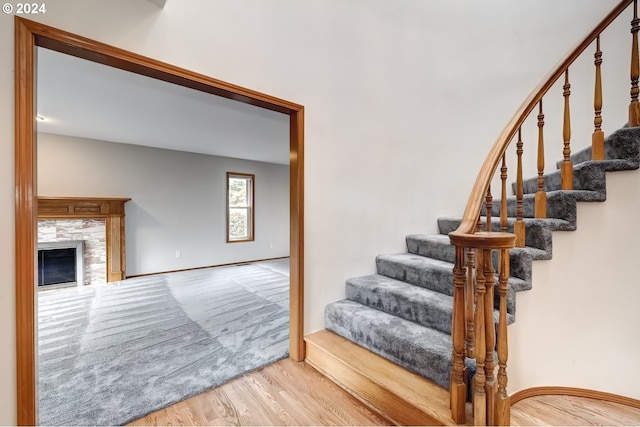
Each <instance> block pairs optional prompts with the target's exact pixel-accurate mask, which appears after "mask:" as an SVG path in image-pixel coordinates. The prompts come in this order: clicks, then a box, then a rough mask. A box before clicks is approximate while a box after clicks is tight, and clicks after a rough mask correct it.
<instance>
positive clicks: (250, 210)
mask: <svg viewBox="0 0 640 427" xmlns="http://www.w3.org/2000/svg"><path fill="white" fill-rule="evenodd" d="M234 178H235V179H244V180H245V181H247V182H248V183H249V191H248V194H247V196H248V198H249V200H248V203H247V204H248V206H246V207H243V208H244V209H246V210H247V215H248V217H249V218H248V220H247V225H248V227H249V235H248V236H247V237H242V238H239V239H235V238H232V237H231V232H230V231H231V230H230V229H229V226H230V223H231V209H232V208H235V209H237V208H238V206H229V188H230V183H231V179H234ZM255 188H256V176H255V174H251V173H242V172H227V191H226V198H227V201H226V205H227V221H226V228H227V231H226V234H227V243H240V242H253V241H255V234H256V230H255V217H256V215H255V200H256V198H255Z"/></svg>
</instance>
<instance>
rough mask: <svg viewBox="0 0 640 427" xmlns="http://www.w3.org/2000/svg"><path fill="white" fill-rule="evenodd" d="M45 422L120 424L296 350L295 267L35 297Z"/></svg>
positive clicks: (209, 272)
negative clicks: (292, 319) (292, 345)
mask: <svg viewBox="0 0 640 427" xmlns="http://www.w3.org/2000/svg"><path fill="white" fill-rule="evenodd" d="M38 325H39V326H38V327H39V338H38V349H39V360H38V363H39V423H40V424H42V425H122V424H125V423H127V422H129V421H132V420H134V419H137V418H140V417H142V416H144V415H146V414H148V413H150V412H153V411H155V410H158V409H160V408H163V407H165V406H168V405H171V404H173V403H176V402H178V401H181V400H184V399H185V398H187V397H190V396H193V395H196V394H199V393H201V392H203V391H205V390H208V389H210V388H212V387H215V386H217V385H219V384H222V383H224V382H227V381H229V380H230V379H232V378H235V377H237V376H239V375H242V374H244V373H246V372H249V371H252V370H255V369H258V368H260V367H262V366H264V365H267V364H270V363H273V362H275V361H277V360H279V359H282V358H284V357H286V356H287V355H288V351H289V260H288V259H282V260H273V261H264V262H258V263H253V264H247V265H241V266H227V267H218V268H210V269H201V270H192V271H187V272H179V273H170V274H161V275H154V276H146V277H139V278H133V279H128V280H124V281H121V282H116V283H112V284H107V285H98V286H86V287H82V288H76V287H74V288H66V289H59V290H52V291H44V292H39V293H38Z"/></svg>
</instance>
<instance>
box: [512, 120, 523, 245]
mask: <svg viewBox="0 0 640 427" xmlns="http://www.w3.org/2000/svg"><path fill="white" fill-rule="evenodd" d="M523 145H524V144H523V143H522V129H518V143H517V144H516V148H517V149H516V154H517V155H518V170H517V172H516V222H515V224H514V225H513V233H514V234H515V235H516V246H517V247H519V248H524V240H525V239H524V237H525V228H524V221H523V220H522V197H523V193H524V188H523V185H524V184H523V181H522V153H523V152H524V150H523V149H522V147H523Z"/></svg>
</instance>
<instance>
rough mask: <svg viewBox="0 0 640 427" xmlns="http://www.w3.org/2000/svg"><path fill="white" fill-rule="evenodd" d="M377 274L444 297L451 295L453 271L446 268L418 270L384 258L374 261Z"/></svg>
mask: <svg viewBox="0 0 640 427" xmlns="http://www.w3.org/2000/svg"><path fill="white" fill-rule="evenodd" d="M376 266H377V271H378V274H382V275H383V276H387V277H391V278H392V279H396V280H400V281H403V282H406V283H410V284H412V285H416V286H421V287H423V288H426V289H431V290H432V291H436V292H440V293H442V294H445V295H449V296H452V295H453V270H451V269H446V268H419V267H415V266H412V265H406V264H401V263H398V262H394V261H392V260H388V259H386V258H384V257H378V258H377V259H376Z"/></svg>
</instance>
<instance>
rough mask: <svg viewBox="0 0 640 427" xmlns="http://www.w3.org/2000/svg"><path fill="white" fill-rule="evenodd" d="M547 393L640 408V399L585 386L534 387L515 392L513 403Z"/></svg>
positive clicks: (547, 394) (512, 396)
mask: <svg viewBox="0 0 640 427" xmlns="http://www.w3.org/2000/svg"><path fill="white" fill-rule="evenodd" d="M545 395H546V396H549V395H555V396H558V395H560V396H574V397H586V398H589V399H598V400H604V401H606V402H612V403H619V404H621V405H626V406H630V407H632V408H637V409H640V400H637V399H633V398H631V397H626V396H620V395H618V394H613V393H607V392H604V391H598V390H589V389H585V388H576V387H555V386H543V387H532V388H527V389H524V390H520V391H518V392H515V393H513V394H512V395H511V396H510V399H511V405H514V404H515V403H517V402H519V401H521V400H523V399H527V398H529V397H535V396H545Z"/></svg>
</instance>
